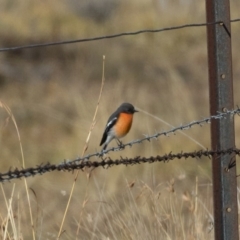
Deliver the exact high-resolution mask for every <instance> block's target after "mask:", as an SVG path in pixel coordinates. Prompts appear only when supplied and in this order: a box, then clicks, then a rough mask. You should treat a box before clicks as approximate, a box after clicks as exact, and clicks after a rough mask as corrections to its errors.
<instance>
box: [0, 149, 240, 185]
mask: <svg viewBox="0 0 240 240" xmlns="http://www.w3.org/2000/svg"><path fill="white" fill-rule="evenodd" d="M233 153H234V154H236V155H238V156H240V149H237V148H229V149H226V150H219V151H212V150H206V151H203V150H200V151H194V152H181V153H176V154H173V153H169V154H165V155H163V156H159V155H157V156H151V157H140V156H137V157H135V158H120V159H116V160H112V159H111V158H110V157H108V158H107V159H103V160H101V161H82V162H80V163H76V162H73V161H72V162H65V163H64V164H59V165H55V164H50V163H47V164H45V165H40V166H37V167H35V168H26V169H21V170H18V169H17V168H16V169H15V170H13V171H11V170H9V171H8V172H6V173H0V182H6V181H10V180H12V179H19V178H23V177H25V178H27V177H30V176H32V177H33V176H35V175H37V174H41V175H42V174H44V173H47V172H52V171H68V172H69V171H73V170H77V169H78V170H79V169H80V170H83V169H85V168H97V167H103V168H109V167H113V166H119V165H125V166H128V165H131V166H132V165H136V164H141V163H154V162H169V161H170V160H174V159H179V160H180V159H188V158H198V159H200V158H202V157H208V158H211V157H213V156H214V155H217V156H223V155H231V154H233ZM232 166H235V165H234V164H232V165H231V167H232Z"/></svg>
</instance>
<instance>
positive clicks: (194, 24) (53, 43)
mask: <svg viewBox="0 0 240 240" xmlns="http://www.w3.org/2000/svg"><path fill="white" fill-rule="evenodd" d="M238 21H240V19H233V20H231V22H238ZM219 23H222V21H217V22H210V23H192V24H185V25H180V26H175V27H166V28H160V29H145V30H139V31H135V32H124V33H118V34H113V35H106V36H100V37H91V38H82V39H76V40H67V41H59V42H47V43H38V44H30V45H23V46H15V47H5V48H0V52H6V51H14V50H22V49H27V48H38V47H49V46H56V45H63V44H73V43H81V42H90V41H97V40H103V39H110V38H117V37H122V36H132V35H138V34H143V33H159V32H164V31H170V30H177V29H182V28H190V27H202V26H208V25H214V24H219Z"/></svg>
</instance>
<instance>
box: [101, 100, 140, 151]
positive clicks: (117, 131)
mask: <svg viewBox="0 0 240 240" xmlns="http://www.w3.org/2000/svg"><path fill="white" fill-rule="evenodd" d="M135 112H138V111H137V110H136V109H135V108H134V106H133V105H132V104H131V103H123V104H121V105H120V107H119V108H118V109H117V110H116V111H115V112H114V113H113V114H112V115H111V116H110V117H109V119H108V121H107V125H106V127H105V130H104V133H103V136H102V140H101V142H100V146H102V145H103V148H102V151H104V150H105V149H106V148H107V145H108V144H109V143H110V142H111V141H112V140H113V139H114V138H115V139H117V140H118V142H119V143H120V144H121V142H120V140H119V138H122V137H124V136H125V135H126V134H127V133H128V132H129V130H130V128H131V126H132V120H133V114H134V113H135Z"/></svg>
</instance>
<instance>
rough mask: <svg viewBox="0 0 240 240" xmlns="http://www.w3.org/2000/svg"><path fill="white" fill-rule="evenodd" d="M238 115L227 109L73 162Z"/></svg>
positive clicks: (236, 111)
mask: <svg viewBox="0 0 240 240" xmlns="http://www.w3.org/2000/svg"><path fill="white" fill-rule="evenodd" d="M236 114H237V115H239V116H240V108H239V107H237V108H236V109H234V110H227V109H226V110H225V112H219V113H218V114H216V115H212V116H210V117H207V118H203V119H202V120H196V121H192V122H190V123H187V124H185V125H180V126H177V127H175V128H172V129H170V130H167V131H162V132H157V133H155V134H153V135H146V134H145V137H144V138H141V139H135V140H133V141H131V142H128V143H124V144H121V145H119V146H117V147H112V148H108V149H107V150H104V151H103V152H97V153H93V154H89V155H86V156H84V157H82V158H77V159H75V160H73V162H79V161H83V160H89V159H90V158H92V157H102V156H103V155H104V154H107V153H109V152H114V151H120V150H123V149H125V148H126V147H132V146H133V145H134V144H139V143H142V142H144V141H151V140H152V139H157V138H159V137H160V136H169V135H170V134H175V132H177V131H183V130H187V129H190V128H191V127H193V126H195V125H198V126H201V127H202V126H203V125H204V124H209V123H211V120H213V119H222V118H225V117H226V116H227V115H236Z"/></svg>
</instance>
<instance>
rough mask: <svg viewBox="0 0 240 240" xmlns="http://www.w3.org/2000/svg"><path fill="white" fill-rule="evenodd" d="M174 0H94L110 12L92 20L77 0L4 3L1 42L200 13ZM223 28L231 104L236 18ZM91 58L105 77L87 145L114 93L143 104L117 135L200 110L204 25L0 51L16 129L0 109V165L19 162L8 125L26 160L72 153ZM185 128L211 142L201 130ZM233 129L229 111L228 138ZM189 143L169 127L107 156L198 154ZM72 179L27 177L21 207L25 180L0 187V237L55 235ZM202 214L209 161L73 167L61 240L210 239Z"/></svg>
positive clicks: (91, 81) (3, 88)
mask: <svg viewBox="0 0 240 240" xmlns="http://www.w3.org/2000/svg"><path fill="white" fill-rule="evenodd" d="M105 1H107V0H105ZM88 2H89V3H91V1H88ZM159 2H160V3H159ZM181 2H182V3H181ZM181 2H176V1H168V3H166V4H165V5H164V4H163V1H131V3H129V2H127V1H119V2H118V4H116V5H111V4H110V5H108V4H105V5H104V6H105V8H106V9H107V10H108V11H107V12H108V14H109V15H108V14H107V13H106V11H105V12H104V8H103V9H101V11H100V12H98V18H97V19H95V18H94V17H92V15H91V14H92V13H91V6H89V5H88V4H86V5H84V6H83V5H81V4H80V3H79V4H80V5H78V4H77V3H72V5H71V4H69V3H68V2H67V1H51V3H49V2H48V1H41V2H39V3H38V2H32V1H28V0H26V1H24V2H23V1H14V4H13V2H11V1H9V0H6V1H3V3H1V4H2V6H1V8H0V12H1V16H2V21H1V23H0V26H1V27H0V34H1V39H0V43H1V46H12V45H21V44H27V43H36V42H45V41H55V40H66V39H72V38H73V39H76V38H82V37H91V36H98V35H103V34H104V35H105V34H113V33H117V32H121V31H132V30H138V29H144V28H161V27H166V26H176V25H180V24H185V23H195V22H204V21H205V12H204V11H205V6H204V4H203V3H200V2H199V1H191V3H183V2H184V1H181ZM105 3H106V2H105ZM161 4H163V5H161ZM81 9H85V10H84V13H83V12H82V10H81ZM89 9H90V10H89ZM106 9H105V10H106ZM235 9H239V2H237V1H232V17H233V18H235V17H239V16H238V12H237V11H236V10H235ZM110 13H111V14H110ZM173 16H174V17H173ZM16 19H17V20H16ZM232 30H233V34H232V36H233V37H232V40H233V74H234V87H235V88H234V91H235V103H236V104H239V102H240V99H239V94H238V89H239V87H240V86H239V81H237V79H238V78H239V77H240V70H239V69H240V58H239V54H238V52H239V51H238V49H239V39H240V34H239V33H240V25H239V23H234V24H233V25H232ZM102 55H106V63H105V77H106V82H105V86H104V90H103V93H102V100H101V104H100V105H99V109H98V117H97V118H96V122H94V128H93V129H92V132H91V139H90V141H89V143H88V149H87V153H91V152H95V151H98V150H100V147H99V142H100V139H101V135H102V133H103V128H104V126H105V124H106V121H107V118H108V116H109V114H110V113H111V112H112V111H114V110H115V108H116V107H117V106H118V105H119V104H120V103H122V102H124V101H129V102H131V103H133V104H134V106H136V107H138V108H140V109H142V110H143V111H142V112H140V113H138V114H136V115H135V118H134V123H133V127H132V130H131V132H130V133H129V134H128V136H126V137H125V138H124V139H123V141H124V142H127V141H130V140H132V139H135V138H141V137H143V135H144V134H152V133H155V132H156V131H161V130H166V129H169V126H166V125H165V124H164V123H163V122H162V121H160V120H159V119H162V120H163V121H166V122H167V123H168V124H171V125H173V126H177V125H179V124H183V123H187V122H190V121H192V120H196V119H200V118H202V117H206V116H208V115H209V103H208V80H207V49H206V31H205V28H191V29H184V30H178V31H172V32H167V33H159V34H144V35H139V36H137V37H123V38H118V39H112V40H106V41H99V42H92V43H84V44H75V45H66V46H59V47H50V48H39V49H32V50H25V51H18V52H6V53H1V54H0V97H1V101H3V102H4V103H6V104H7V105H8V106H9V108H10V109H11V112H12V113H13V116H14V119H15V120H16V124H17V126H18V128H17V129H18V132H17V131H16V125H14V122H13V121H12V120H11V118H10V117H9V113H8V112H7V111H6V109H4V108H0V160H1V172H5V171H7V170H8V169H9V168H10V167H18V168H20V167H22V166H23V162H22V160H23V157H22V154H21V150H20V147H19V137H18V133H19V136H20V137H21V143H22V150H23V153H24V161H25V166H26V167H30V166H36V165H37V164H41V163H46V162H48V161H49V162H51V163H58V162H60V161H62V160H63V159H69V158H70V159H73V158H75V157H76V156H79V155H81V153H82V149H83V146H84V145H85V142H86V138H87V136H88V132H89V127H90V126H91V123H92V118H93V115H94V112H95V109H96V103H97V99H98V95H99V90H100V86H101V76H102ZM185 133H187V134H188V135H189V136H190V137H191V138H193V139H194V140H195V141H197V142H198V143H199V144H201V145H202V147H208V148H209V147H210V137H209V126H204V127H202V128H200V127H195V128H193V129H191V130H188V131H186V132H185ZM239 133H240V124H239V121H238V119H236V145H237V146H238V145H239V143H240V142H239V141H240V139H239V137H238V136H239ZM111 144H112V145H114V144H115V142H114V141H113V142H112V143H111ZM199 144H197V143H196V142H194V141H192V140H191V139H189V138H187V137H185V136H182V134H180V133H177V134H176V135H174V136H170V137H161V138H160V139H159V140H156V141H152V142H150V143H148V142H146V143H144V144H141V145H137V146H134V147H132V148H129V149H126V151H124V152H117V153H111V157H112V158H113V159H114V158H119V157H120V156H130V157H134V156H136V155H143V156H150V155H156V154H160V155H161V154H165V153H168V152H170V151H173V152H179V151H181V150H183V151H192V150H199V149H200V148H201V147H200V146H199ZM74 179H75V174H71V173H65V172H62V173H59V172H56V173H55V172H53V173H47V174H45V175H43V176H36V177H34V178H28V179H27V189H28V193H29V204H28V203H27V201H28V197H27V195H26V185H25V183H24V180H16V181H12V182H11V183H5V184H3V185H2V191H1V194H0V199H1V201H2V202H3V203H4V202H5V204H2V205H1V206H0V226H1V228H0V234H1V238H2V239H24V240H26V239H33V234H34V235H35V236H36V239H56V238H57V235H58V232H59V230H60V226H61V222H62V221H63V216H64V211H65V209H66V206H67V203H68V199H69V195H70V192H71V188H72V184H73V182H74ZM29 206H30V207H29ZM29 210H31V212H32V218H33V220H32V221H33V232H34V233H32V232H31V231H32V226H31V217H30V215H29ZM212 218H213V217H212V185H211V163H210V161H209V159H202V160H198V159H193V160H187V161H185V160H179V161H172V162H170V163H166V164H164V163H155V164H144V165H143V164H142V165H139V166H134V167H123V166H120V167H113V168H110V169H107V170H106V169H95V170H94V171H93V172H92V175H91V177H90V178H87V177H86V174H85V173H81V172H80V174H79V176H78V179H77V181H76V187H75V191H74V193H73V195H72V199H71V202H70V204H69V209H68V211H67V214H66V218H65V221H64V224H63V229H62V230H63V231H62V233H61V237H60V239H186V240H188V239H190V240H191V239H213V230H211V229H212V226H211V223H212ZM77 231H79V232H78V233H77Z"/></svg>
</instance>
